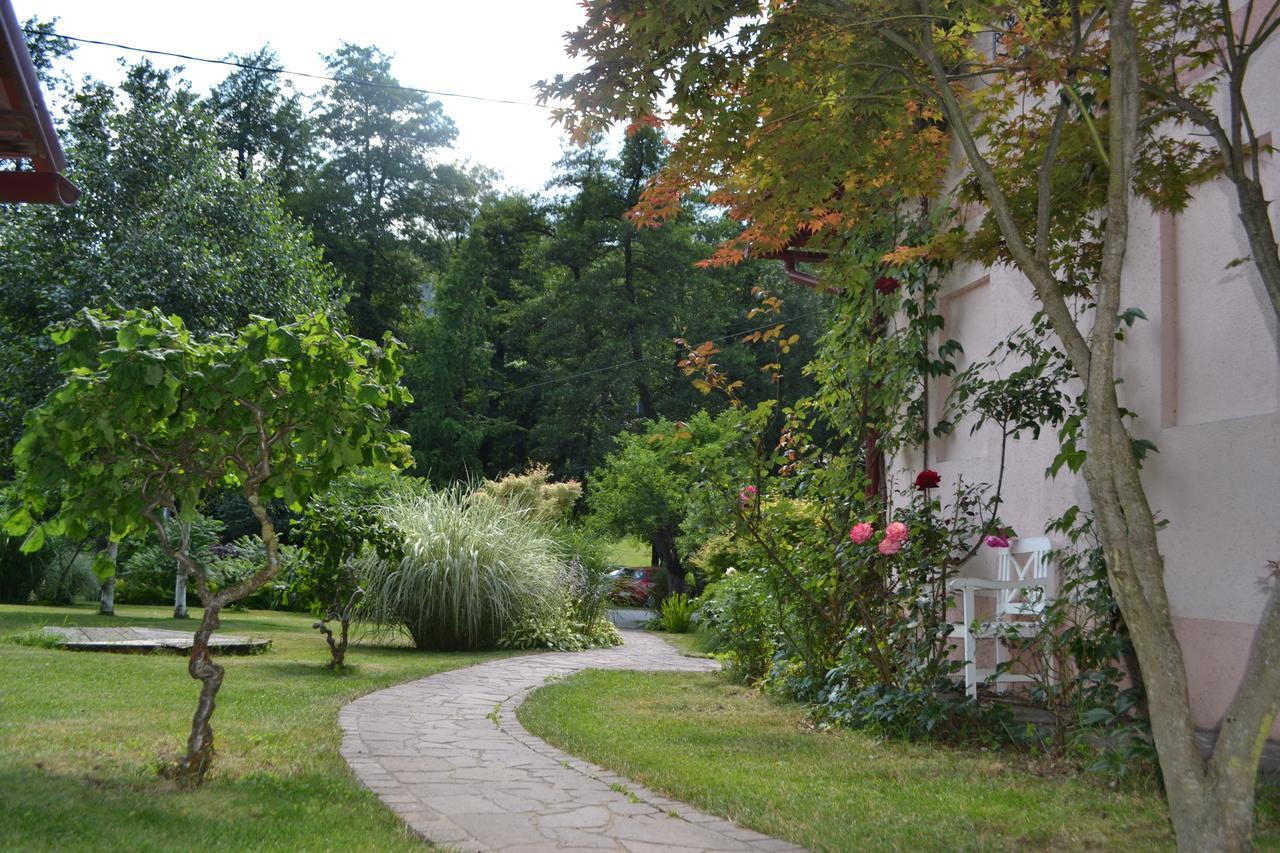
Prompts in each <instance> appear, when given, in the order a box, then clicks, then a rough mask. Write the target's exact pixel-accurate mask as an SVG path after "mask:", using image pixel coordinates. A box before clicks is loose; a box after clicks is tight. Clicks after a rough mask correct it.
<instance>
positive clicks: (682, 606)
mask: <svg viewBox="0 0 1280 853" xmlns="http://www.w3.org/2000/svg"><path fill="white" fill-rule="evenodd" d="M695 609H696V605H695V603H694V601H693V600H692V599H690V598H689V596H687V595H685V594H684V593H683V592H677V593H674V594H672V595H669V596H667V597H666V599H665V600H664V601H663V602H662V607H661V608H660V609H659V610H658V623H659V624H660V625H661V627H662V630H664V631H667V632H668V633H671V634H687V633H689V629H690V628H692V627H693V612H694V610H695Z"/></svg>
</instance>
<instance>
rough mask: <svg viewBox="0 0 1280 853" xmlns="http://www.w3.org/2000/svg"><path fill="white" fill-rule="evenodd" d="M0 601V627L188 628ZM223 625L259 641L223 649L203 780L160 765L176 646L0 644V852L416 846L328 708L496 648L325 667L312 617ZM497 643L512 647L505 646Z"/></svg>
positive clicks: (180, 700)
mask: <svg viewBox="0 0 1280 853" xmlns="http://www.w3.org/2000/svg"><path fill="white" fill-rule="evenodd" d="M119 611H120V613H121V615H120V616H117V617H115V618H114V619H112V618H110V617H99V616H96V615H94V611H93V610H92V609H90V608H87V607H86V608H45V607H26V606H23V607H17V606H0V637H2V636H3V635H5V634H11V633H14V632H17V631H21V630H24V629H29V628H31V627H36V626H40V625H57V624H64V623H66V624H75V625H126V624H135V625H149V626H153V627H162V628H168V627H175V628H180V629H182V630H190V629H192V628H193V627H194V620H187V621H183V622H175V621H174V620H172V619H169V618H167V614H168V612H169V611H168V609H167V608H161V607H121V608H119ZM222 622H223V628H222V630H223V631H225V632H227V633H239V634H253V635H256V636H265V637H269V638H270V639H271V640H272V641H273V644H272V648H271V650H270V651H268V652H267V653H265V654H261V655H256V656H253V657H224V658H221V662H222V664H223V665H224V666H225V667H226V670H227V674H226V680H225V681H224V682H223V686H222V691H221V693H220V694H219V701H218V709H217V712H216V713H215V714H214V718H213V726H214V733H215V744H216V747H217V750H218V754H217V757H216V759H215V763H214V767H213V770H212V771H211V774H210V776H209V777H208V781H207V782H206V784H205V786H204V787H203V788H202V789H201V790H199V791H198V792H196V793H184V792H181V791H179V790H176V789H175V788H174V787H172V786H171V785H170V784H169V783H167V782H165V781H163V780H161V779H160V778H158V777H157V775H156V768H157V766H158V761H159V759H160V758H161V757H162V756H170V757H172V756H174V755H175V754H177V753H179V752H180V751H181V749H182V747H183V745H184V743H185V738H186V734H187V731H188V726H189V725H190V720H191V714H192V711H193V710H194V709H195V699H196V695H197V692H198V690H197V683H196V682H195V681H193V680H191V678H189V677H188V676H187V673H186V658H185V657H182V656H180V655H169V654H166V655H160V654H154V655H121V654H94V653H89V652H68V651H61V650H57V649H43V648H32V647H25V646H17V645H13V644H10V643H6V642H3V641H0V849H4V850H12V849H23V850H89V849H93V850H186V849H194V848H200V849H203V850H227V851H243V850H303V849H306V850H379V851H382V850H412V849H421V846H422V845H421V842H420V841H418V840H417V838H416V836H413V835H411V834H410V833H409V831H408V830H407V829H405V828H404V827H403V825H402V824H401V823H400V822H399V820H397V818H396V817H395V816H394V814H393V813H392V812H391V811H390V810H389V809H387V808H386V807H384V806H383V805H382V804H381V803H379V802H378V800H377V798H376V797H375V796H374V795H373V794H371V793H369V792H368V791H366V790H364V789H363V788H361V787H360V786H359V784H358V783H357V782H356V780H355V777H354V776H352V775H351V773H350V772H349V771H348V770H347V766H346V763H345V762H343V760H342V758H341V756H340V755H339V754H338V744H339V742H340V740H341V731H340V729H339V727H338V721H337V712H338V709H339V708H341V707H342V706H343V705H344V704H346V703H347V702H349V701H351V700H352V699H354V698H355V697H357V696H360V695H361V694H364V693H368V692H369V691H371V690H375V689H378V688H381V687H386V686H388V685H391V684H396V683H398V682H403V681H407V680H410V679H413V678H418V677H421V676H425V675H430V674H431V673H434V672H440V671H442V670H446V669H452V668H455V667H460V666H466V665H468V664H471V663H476V662H478V661H482V660H489V659H492V658H494V657H498V656H500V655H501V654H502V653H493V652H487V653H472V654H467V653H458V654H438V653H426V652H417V651H414V650H412V649H409V648H365V647H363V646H357V647H355V648H353V649H351V650H350V652H349V653H348V658H347V659H348V661H349V662H350V663H351V664H354V665H355V667H356V670H355V671H354V672H352V673H349V674H345V675H333V674H330V673H327V672H325V671H323V670H322V669H321V666H322V664H324V662H325V660H326V659H327V657H328V651H327V648H326V647H325V645H324V642H323V640H322V639H321V637H320V636H319V634H318V633H317V632H315V631H313V630H312V629H311V622H312V619H310V618H309V617H307V616H305V615H302V614H290V613H272V612H265V611H253V612H248V613H228V614H225V615H224V617H223V620H222ZM508 654H509V653H508Z"/></svg>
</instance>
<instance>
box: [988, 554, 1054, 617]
mask: <svg viewBox="0 0 1280 853" xmlns="http://www.w3.org/2000/svg"><path fill="white" fill-rule="evenodd" d="M1052 550H1053V544H1052V543H1051V542H1050V541H1049V537H1047V536H1033V537H1028V538H1026V539H1014V540H1013V541H1011V542H1010V543H1009V547H1008V548H1003V549H1001V554H1000V574H999V579H1000V580H1002V581H1019V582H1022V581H1025V582H1026V584H1027V585H1026V587H1023V588H1019V589H1002V590H1000V594H999V596H998V597H997V599H996V615H997V616H1003V615H1023V616H1028V615H1029V616H1034V615H1036V614H1039V613H1040V612H1042V611H1043V610H1044V608H1045V605H1046V604H1048V603H1049V600H1050V599H1051V598H1052V596H1053V593H1054V580H1053V561H1052V560H1050V559H1049V552H1050V551H1052Z"/></svg>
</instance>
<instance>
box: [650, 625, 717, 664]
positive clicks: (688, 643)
mask: <svg viewBox="0 0 1280 853" xmlns="http://www.w3.org/2000/svg"><path fill="white" fill-rule="evenodd" d="M655 636H658V637H661V638H662V639H664V640H666V641H667V642H668V643H670V644H671V645H673V646H675V647H676V651H678V652H679V653H680V654H682V655H687V656H688V657H694V658H707V657H711V656H712V655H711V648H712V641H711V638H710V637H709V636H707V635H706V634H703V633H702V632H700V631H697V630H694V631H689V632H688V633H685V634H672V633H670V632H668V631H661V632H656V633H655Z"/></svg>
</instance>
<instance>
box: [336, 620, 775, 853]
mask: <svg viewBox="0 0 1280 853" xmlns="http://www.w3.org/2000/svg"><path fill="white" fill-rule="evenodd" d="M622 635H623V637H624V638H625V641H626V642H625V643H624V644H623V645H622V646H619V647H617V648H613V649H599V650H595V651H590V652H554V653H548V654H539V655H530V656H527V657H518V658H509V659H507V660H500V661H493V662H491V663H485V664H480V665H478V666H473V667H468V668H467V669H458V670H452V671H450V672H444V673H440V674H438V675H433V676H430V677H428V678H424V679H421V680H419V681H414V682H410V683H408V684H402V685H399V686H398V687H392V688H389V689H387V690H380V691H378V692H376V693H371V694H369V695H368V696H364V697H362V698H360V699H357V700H356V701H355V702H352V703H351V704H350V705H347V706H346V707H345V708H343V709H342V711H341V714H340V715H339V720H340V721H341V724H342V728H343V730H344V732H345V736H344V738H343V742H342V755H343V757H344V758H346V760H347V763H348V764H350V765H351V768H352V769H353V770H354V771H355V772H356V775H357V776H359V778H360V781H361V782H363V783H364V784H365V785H366V786H368V787H369V788H370V789H371V790H373V791H374V792H375V793H377V795H378V796H379V797H381V798H382V801H383V802H385V803H387V804H388V805H389V806H391V808H393V809H395V811H396V812H398V813H399V814H400V816H401V817H402V818H403V819H404V820H405V821H406V822H407V823H408V824H409V826H410V827H412V828H413V829H414V830H415V831H416V832H418V833H419V834H421V835H422V836H423V837H424V838H426V839H427V840H428V841H431V842H433V843H436V844H441V845H445V846H447V847H448V848H450V849H457V850H467V851H473V850H476V851H478V850H495V851H497V850H500V851H504V853H540V851H550V850H623V851H631V853H657V851H695V850H716V851H719V850H768V851H784V850H786V851H791V850H800V848H798V847H795V846H793V845H791V844H787V843H785V842H782V841H777V840H774V839H772V838H769V837H768V836H764V835H761V834H760V833H757V832H752V831H750V830H747V829H743V828H741V827H739V826H736V825H735V824H733V823H731V822H729V821H727V820H723V819H721V818H717V817H713V816H711V815H707V814H703V813H701V812H698V811H696V810H694V809H692V808H690V807H689V806H687V805H685V804H684V803H679V802H676V801H675V800H671V799H669V798H667V797H663V796H661V795H660V794H657V793H654V792H653V791H650V790H647V789H646V788H644V787H642V786H640V785H637V784H635V783H633V782H631V781H629V780H627V779H624V778H622V777H621V776H618V775H616V774H614V773H611V772H609V771H608V770H604V769H603V768H600V767H597V766H595V765H594V764H591V763H589V762H586V761H582V760H580V759H577V758H574V757H573V756H571V755H568V754H566V753H564V752H561V751H560V750H558V749H555V748H554V747H552V746H551V745H549V744H547V743H546V742H545V741H542V740H540V739H538V738H536V737H534V736H533V735H531V734H529V733H528V732H527V731H526V730H525V729H524V727H523V726H521V725H520V723H519V722H518V721H517V720H516V716H515V709H516V708H517V707H518V706H519V705H520V703H521V702H522V701H523V700H524V698H525V696H527V695H528V694H529V692H530V691H532V690H534V689H536V688H538V687H541V686H542V685H544V684H546V683H547V682H549V681H552V680H555V679H556V678H561V677H563V676H566V675H570V674H572V673H575V672H578V671H580V670H584V669H635V670H678V671H689V672H706V671H708V670H713V669H715V668H716V663H715V662H714V661H710V660H705V659H700V658H690V657H684V656H682V655H680V654H679V653H678V652H676V650H675V649H674V648H672V647H671V646H670V645H668V644H667V643H665V642H664V641H662V640H661V639H659V638H658V637H655V636H653V635H652V634H647V633H645V632H643V631H635V630H624V631H623V632H622Z"/></svg>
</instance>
